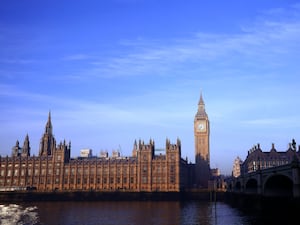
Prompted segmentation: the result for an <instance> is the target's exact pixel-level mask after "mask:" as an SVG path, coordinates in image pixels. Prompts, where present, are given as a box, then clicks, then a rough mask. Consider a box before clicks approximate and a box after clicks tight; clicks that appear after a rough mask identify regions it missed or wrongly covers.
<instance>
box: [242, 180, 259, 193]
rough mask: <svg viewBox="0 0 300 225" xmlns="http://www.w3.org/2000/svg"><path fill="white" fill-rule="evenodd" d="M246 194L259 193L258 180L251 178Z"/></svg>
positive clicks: (247, 183)
mask: <svg viewBox="0 0 300 225" xmlns="http://www.w3.org/2000/svg"><path fill="white" fill-rule="evenodd" d="M245 192H246V193H253V194H256V193H257V180H256V179H254V178H250V179H249V180H248V181H247V182H246V185H245Z"/></svg>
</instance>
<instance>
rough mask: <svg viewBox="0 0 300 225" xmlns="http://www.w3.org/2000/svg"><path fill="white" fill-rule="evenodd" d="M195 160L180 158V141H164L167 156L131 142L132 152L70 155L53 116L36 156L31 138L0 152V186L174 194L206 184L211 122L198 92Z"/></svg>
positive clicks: (18, 188) (5, 188)
mask: <svg viewBox="0 0 300 225" xmlns="http://www.w3.org/2000/svg"><path fill="white" fill-rule="evenodd" d="M194 134H195V163H194V164H192V163H188V162H187V160H185V159H182V158H181V141H180V140H179V139H177V141H176V143H171V142H170V140H169V139H167V140H166V145H165V154H159V155H157V154H155V143H154V141H153V140H151V139H150V141H149V143H145V142H144V141H141V140H139V141H135V142H134V145H133V150H132V156H128V157H124V156H120V155H119V154H113V155H112V156H110V157H109V156H108V154H107V153H106V154H101V155H100V157H92V156H90V155H89V154H87V156H86V157H77V158H71V143H66V142H65V141H64V142H60V143H59V144H57V143H56V140H55V138H54V135H53V127H52V122H51V114H50V113H49V116H48V121H47V123H46V126H45V132H44V134H43V136H42V138H41V141H40V149H39V154H38V156H31V155H30V142H29V137H28V135H26V137H25V140H24V144H23V146H22V147H20V144H19V142H18V141H17V142H16V145H15V146H14V147H13V149H12V155H11V157H8V156H6V157H1V156H0V190H2V191H3V190H4V191H5V190H27V189H34V190H37V191H54V190H55V191H72V190H82V191H83V190H98V191H120V190H123V191H132V192H139V191H145V192H153V191H161V192H178V191H181V190H184V189H187V188H191V187H202V188H206V187H207V186H208V180H209V177H210V166H209V164H210V157H209V156H210V152H209V120H208V116H207V114H206V111H205V104H204V101H203V98H202V94H201V96H200V100H199V103H198V110H197V113H196V115H195V120H194Z"/></svg>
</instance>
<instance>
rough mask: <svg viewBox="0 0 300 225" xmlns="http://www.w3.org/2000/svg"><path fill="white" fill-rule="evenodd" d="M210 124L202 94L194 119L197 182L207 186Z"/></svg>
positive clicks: (199, 184)
mask: <svg viewBox="0 0 300 225" xmlns="http://www.w3.org/2000/svg"><path fill="white" fill-rule="evenodd" d="M209 135H210V126H209V119H208V115H207V113H206V111H205V104H204V101H203V97H202V94H201V95H200V100H199V103H198V110H197V113H196V115H195V119H194V137H195V178H196V181H195V184H196V185H197V186H198V187H204V188H206V187H207V186H208V180H209V179H210V149H209Z"/></svg>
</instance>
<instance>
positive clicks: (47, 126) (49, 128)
mask: <svg viewBox="0 0 300 225" xmlns="http://www.w3.org/2000/svg"><path fill="white" fill-rule="evenodd" d="M45 131H46V133H47V134H52V123H51V111H49V114H48V120H47V123H46V129H45Z"/></svg>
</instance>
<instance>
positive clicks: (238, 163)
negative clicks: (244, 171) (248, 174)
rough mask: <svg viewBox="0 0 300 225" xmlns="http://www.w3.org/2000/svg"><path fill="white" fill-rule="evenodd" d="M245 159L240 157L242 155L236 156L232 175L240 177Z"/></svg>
mask: <svg viewBox="0 0 300 225" xmlns="http://www.w3.org/2000/svg"><path fill="white" fill-rule="evenodd" d="M242 163H243V161H242V160H241V159H240V157H236V158H235V160H234V162H233V168H232V176H234V177H239V176H240V175H241V166H242Z"/></svg>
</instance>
